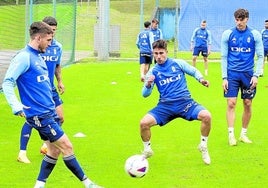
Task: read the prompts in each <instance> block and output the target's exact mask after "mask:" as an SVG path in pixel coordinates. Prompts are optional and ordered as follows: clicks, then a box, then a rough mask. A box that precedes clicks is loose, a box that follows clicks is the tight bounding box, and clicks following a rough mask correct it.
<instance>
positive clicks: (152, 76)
mask: <svg viewBox="0 0 268 188" xmlns="http://www.w3.org/2000/svg"><path fill="white" fill-rule="evenodd" d="M154 79H155V76H154V75H150V76H149V77H148V78H147V79H146V85H145V86H146V87H148V88H150V87H151V85H152V83H153V82H154Z"/></svg>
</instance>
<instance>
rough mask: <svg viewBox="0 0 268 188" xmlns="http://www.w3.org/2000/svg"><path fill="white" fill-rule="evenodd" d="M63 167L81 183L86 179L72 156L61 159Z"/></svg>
mask: <svg viewBox="0 0 268 188" xmlns="http://www.w3.org/2000/svg"><path fill="white" fill-rule="evenodd" d="M63 161H64V163H65V165H66V166H67V167H68V168H69V169H70V170H71V171H72V173H73V174H74V175H75V176H76V177H77V178H78V179H79V180H80V181H83V180H85V179H86V178H87V176H86V175H85V174H84V172H83V170H82V168H81V166H80V165H79V163H78V161H77V160H76V157H75V156H74V155H71V156H68V157H63Z"/></svg>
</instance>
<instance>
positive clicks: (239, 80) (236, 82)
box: [224, 71, 256, 99]
mask: <svg viewBox="0 0 268 188" xmlns="http://www.w3.org/2000/svg"><path fill="white" fill-rule="evenodd" d="M252 76H253V72H237V71H228V73H227V80H228V91H227V92H225V93H224V97H226V98H228V97H237V96H238V92H239V90H241V99H253V98H254V97H255V95H256V88H254V89H250V86H251V84H250V81H251V78H252Z"/></svg>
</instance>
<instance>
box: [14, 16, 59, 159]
mask: <svg viewBox="0 0 268 188" xmlns="http://www.w3.org/2000/svg"><path fill="white" fill-rule="evenodd" d="M43 22H45V23H47V24H48V25H50V26H51V28H52V30H53V40H52V42H51V45H50V46H49V47H48V48H47V49H46V52H45V53H43V54H41V56H42V58H43V59H44V60H45V62H46V65H47V68H48V76H49V79H50V83H51V86H52V92H53V100H54V102H55V106H56V112H57V114H58V117H59V119H60V124H62V123H63V122H64V118H63V108H62V103H63V102H62V100H61V98H60V97H59V93H60V94H63V93H64V85H63V82H62V76H61V66H60V63H61V57H62V45H61V44H60V43H59V42H58V41H57V40H56V39H55V38H54V37H55V34H56V30H57V25H58V23H57V20H56V19H55V18H53V17H51V16H48V17H45V18H44V19H43ZM54 76H55V77H56V80H57V83H58V84H57V86H58V90H59V93H58V92H57V89H56V87H55V85H54ZM31 133H32V127H31V126H30V125H29V124H28V123H27V122H25V123H24V125H23V126H22V129H21V136H20V152H19V155H18V158H17V160H18V161H19V162H22V163H30V160H29V159H28V157H27V155H26V150H27V145H28V142H29V139H30V136H31ZM40 152H41V153H42V154H46V152H47V146H46V143H44V144H43V146H42V147H41V149H40Z"/></svg>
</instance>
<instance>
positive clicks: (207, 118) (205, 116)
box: [198, 110, 211, 165]
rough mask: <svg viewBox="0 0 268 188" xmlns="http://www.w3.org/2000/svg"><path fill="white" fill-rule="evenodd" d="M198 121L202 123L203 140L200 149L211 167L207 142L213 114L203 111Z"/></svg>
mask: <svg viewBox="0 0 268 188" xmlns="http://www.w3.org/2000/svg"><path fill="white" fill-rule="evenodd" d="M198 119H199V120H200V121H201V127H200V131H201V140H200V144H199V146H198V149H199V151H200V152H201V153H202V159H203V161H204V163H205V164H207V165H209V164H210V163H211V160H210V156H209V153H208V147H207V141H208V136H209V133H210V129H211V114H210V112H209V111H207V110H202V111H200V112H199V114H198Z"/></svg>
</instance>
